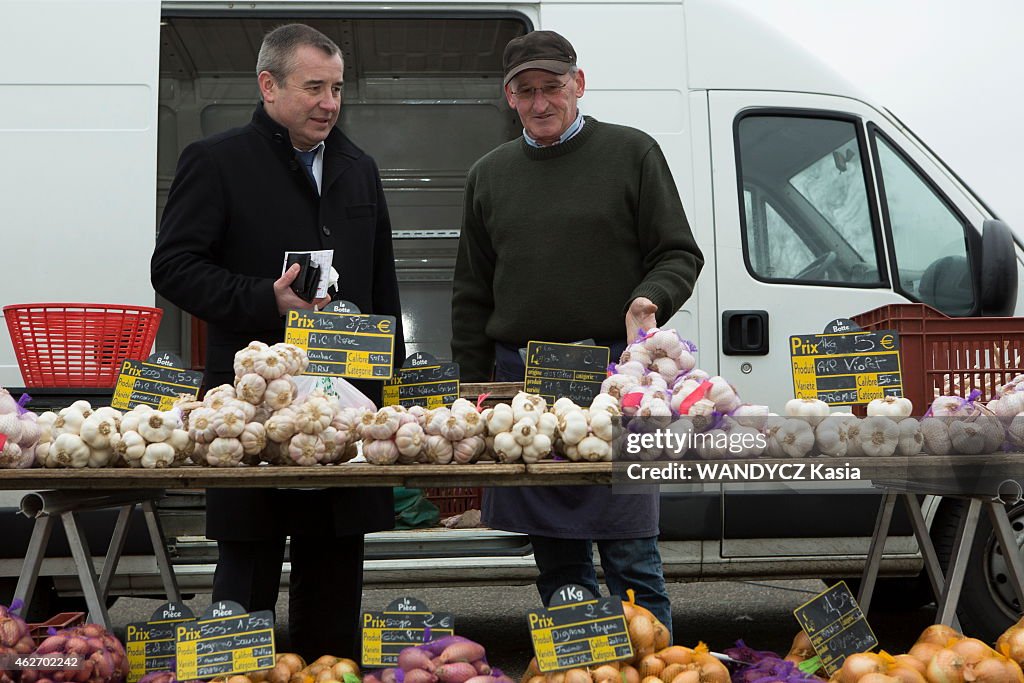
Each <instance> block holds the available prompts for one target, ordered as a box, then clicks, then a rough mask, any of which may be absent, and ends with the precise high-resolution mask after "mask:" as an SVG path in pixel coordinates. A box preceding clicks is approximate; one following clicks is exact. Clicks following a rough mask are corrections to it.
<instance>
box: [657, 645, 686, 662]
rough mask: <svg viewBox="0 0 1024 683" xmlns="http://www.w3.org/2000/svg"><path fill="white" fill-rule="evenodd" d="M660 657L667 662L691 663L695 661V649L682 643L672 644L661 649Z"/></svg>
mask: <svg viewBox="0 0 1024 683" xmlns="http://www.w3.org/2000/svg"><path fill="white" fill-rule="evenodd" d="M658 657H659V658H660V659H661V661H663V662H665V663H666V664H690V663H691V662H692V661H693V650H691V649H690V648H688V647H683V646H682V645H670V646H669V647H666V648H665V649H664V650H661V651H659V652H658Z"/></svg>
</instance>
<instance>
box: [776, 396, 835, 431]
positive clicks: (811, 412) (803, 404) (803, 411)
mask: <svg viewBox="0 0 1024 683" xmlns="http://www.w3.org/2000/svg"><path fill="white" fill-rule="evenodd" d="M829 410H830V409H829V407H828V404H827V403H825V402H824V401H819V400H818V399H816V398H794V399H793V400H792V401H787V402H786V411H785V412H786V415H788V416H789V417H802V418H805V419H806V421H807V423H808V424H810V425H811V426H812V427H813V426H815V425H817V424H818V423H819V422H821V421H822V419H824V418H825V417H827V416H828V414H829Z"/></svg>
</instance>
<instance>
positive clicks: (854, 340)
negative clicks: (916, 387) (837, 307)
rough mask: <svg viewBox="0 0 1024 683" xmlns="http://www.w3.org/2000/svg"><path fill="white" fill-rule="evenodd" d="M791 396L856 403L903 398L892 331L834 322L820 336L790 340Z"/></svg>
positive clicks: (896, 340) (896, 338)
mask: <svg viewBox="0 0 1024 683" xmlns="http://www.w3.org/2000/svg"><path fill="white" fill-rule="evenodd" d="M789 349H790V358H791V359H792V363H793V393H794V395H795V396H796V398H806V399H813V398H816V399H819V400H822V401H824V402H825V403H828V404H829V405H857V404H861V403H868V402H870V401H872V400H874V399H876V398H883V397H885V396H902V395H903V379H902V376H901V374H900V339H899V333H897V332H896V331H895V330H876V331H871V332H868V331H865V330H862V329H861V328H860V326H858V325H857V323H855V322H853V321H852V320H847V319H845V318H839V319H837V320H833V321H832V322H830V323H829V324H828V325H826V326H825V331H824V332H822V333H821V334H809V335H808V334H805V335H794V336H792V337H790V338H789Z"/></svg>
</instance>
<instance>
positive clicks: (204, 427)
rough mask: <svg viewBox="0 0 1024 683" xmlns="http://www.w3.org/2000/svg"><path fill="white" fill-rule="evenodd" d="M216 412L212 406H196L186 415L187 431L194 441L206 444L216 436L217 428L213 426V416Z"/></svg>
mask: <svg viewBox="0 0 1024 683" xmlns="http://www.w3.org/2000/svg"><path fill="white" fill-rule="evenodd" d="M215 414H216V413H215V412H214V410H213V409H212V408H205V407H203V408H196V409H195V410H193V411H192V412H191V413H189V416H188V433H189V436H190V437H192V439H193V440H194V441H195V442H196V443H202V444H207V443H210V442H211V441H213V440H214V439H216V438H217V430H215V429H214V428H213V417H214V415H215Z"/></svg>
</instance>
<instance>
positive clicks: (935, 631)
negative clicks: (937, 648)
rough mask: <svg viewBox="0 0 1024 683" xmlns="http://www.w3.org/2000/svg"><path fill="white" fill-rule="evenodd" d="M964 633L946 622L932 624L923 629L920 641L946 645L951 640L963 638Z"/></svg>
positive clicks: (918, 639) (918, 640)
mask: <svg viewBox="0 0 1024 683" xmlns="http://www.w3.org/2000/svg"><path fill="white" fill-rule="evenodd" d="M963 637H964V636H963V634H962V633H960V632H959V631H957V630H956V629H955V628H953V627H952V626H946V625H945V624H932V625H931V626H929V627H928V628H926V629H925V630H923V631H921V635H920V636H918V638H917V642H918V643H935V644H936V645H941V646H942V647H945V646H946V644H947V643H948V642H949V641H950V640H960V639H961V638H963Z"/></svg>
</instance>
